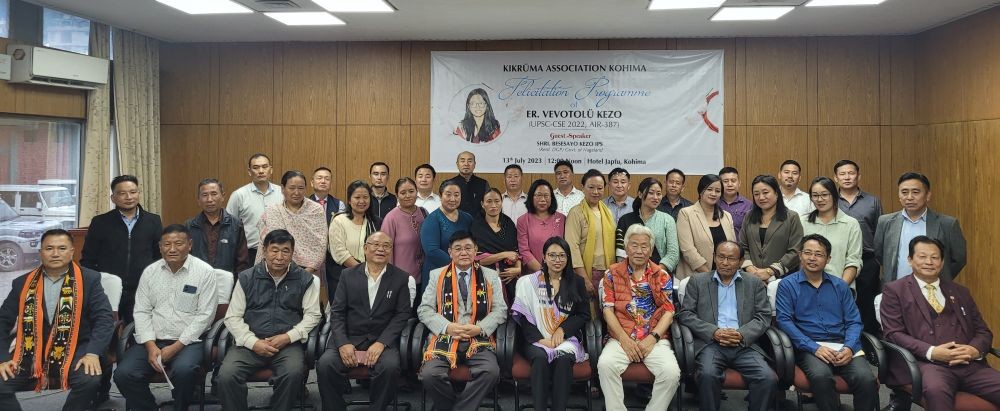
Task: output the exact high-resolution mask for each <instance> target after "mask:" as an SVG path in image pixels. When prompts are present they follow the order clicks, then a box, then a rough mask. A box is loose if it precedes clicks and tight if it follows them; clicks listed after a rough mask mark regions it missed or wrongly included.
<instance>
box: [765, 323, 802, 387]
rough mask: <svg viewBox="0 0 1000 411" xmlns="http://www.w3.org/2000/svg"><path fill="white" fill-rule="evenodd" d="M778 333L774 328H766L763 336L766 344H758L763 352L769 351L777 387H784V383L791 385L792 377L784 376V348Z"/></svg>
mask: <svg viewBox="0 0 1000 411" xmlns="http://www.w3.org/2000/svg"><path fill="white" fill-rule="evenodd" d="M779 332H780V330H778V329H777V328H775V327H768V328H767V329H766V330H764V336H765V337H767V344H759V343H758V344H759V345H760V346H761V347H762V348H764V350H765V351H770V354H771V359H772V360H774V362H773V366H774V371H775V374H777V375H778V382H779V385H781V386H784V383H785V382H786V381H787V382H788V384H789V385H791V380H792V377H794V375H793V376H786V375H785V348H784V344H782V342H781V336H780V335H778V333H779ZM758 341H759V340H758ZM760 342H763V341H760Z"/></svg>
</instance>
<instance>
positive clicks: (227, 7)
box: [156, 0, 253, 14]
mask: <svg viewBox="0 0 1000 411" xmlns="http://www.w3.org/2000/svg"><path fill="white" fill-rule="evenodd" d="M156 1H157V2H160V3H163V4H166V5H168V6H170V7H173V8H175V9H177V10H180V11H183V12H185V13H187V14H224V13H253V10H250V9H248V8H246V7H244V6H243V5H242V4H239V3H236V2H233V1H230V0H156Z"/></svg>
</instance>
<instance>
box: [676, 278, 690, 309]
mask: <svg viewBox="0 0 1000 411" xmlns="http://www.w3.org/2000/svg"><path fill="white" fill-rule="evenodd" d="M690 281H691V277H686V278H684V279H683V280H680V281H676V282H674V291H675V292H676V293H677V301H675V302H676V303H677V305H683V304H684V295H685V294H687V288H688V282H690Z"/></svg>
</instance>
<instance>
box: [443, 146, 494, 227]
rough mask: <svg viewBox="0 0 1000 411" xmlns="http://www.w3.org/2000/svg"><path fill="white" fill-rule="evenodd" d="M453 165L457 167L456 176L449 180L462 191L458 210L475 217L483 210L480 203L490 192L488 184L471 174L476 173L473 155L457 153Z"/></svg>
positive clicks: (466, 152)
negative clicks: (456, 158)
mask: <svg viewBox="0 0 1000 411" xmlns="http://www.w3.org/2000/svg"><path fill="white" fill-rule="evenodd" d="M455 165H456V166H458V175H457V176H455V177H452V179H451V180H452V181H454V182H455V183H456V184H458V188H459V189H461V190H462V204H461V205H459V206H458V208H459V209H461V210H462V211H465V212H466V213H469V214H472V215H473V216H477V215H479V214H480V213H481V212H482V210H483V206H482V204H480V203H482V201H483V196H485V195H486V192H487V191H490V183H489V182H487V181H486V180H483V179H482V178H480V177H478V176H476V175H475V174H473V173H475V171H476V155H475V154H472V153H471V152H468V151H463V152H461V153H459V154H458V160H456V161H455Z"/></svg>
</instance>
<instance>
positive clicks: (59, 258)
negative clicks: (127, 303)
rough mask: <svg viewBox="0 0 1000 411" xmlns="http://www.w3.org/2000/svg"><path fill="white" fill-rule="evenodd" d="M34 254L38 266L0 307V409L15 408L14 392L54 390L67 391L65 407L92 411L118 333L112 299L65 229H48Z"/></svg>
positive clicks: (17, 408) (16, 283) (13, 285)
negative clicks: (77, 256) (76, 257)
mask: <svg viewBox="0 0 1000 411" xmlns="http://www.w3.org/2000/svg"><path fill="white" fill-rule="evenodd" d="M38 251H39V258H40V259H41V260H42V265H41V267H38V268H36V269H35V270H33V271H31V272H30V273H27V274H24V275H21V276H19V277H17V278H15V279H14V281H12V282H11V289H10V294H8V295H7V299H5V300H4V301H3V305H2V306H0V330H3V332H0V347H3V349H2V350H0V379H2V381H0V409H2V410H5V411H6V410H11V411H20V409H21V405H20V404H19V403H18V401H17V397H16V396H15V394H14V393H16V392H17V391H24V390H29V389H34V390H35V391H36V392H39V391H41V390H43V389H46V388H58V389H61V390H70V392H69V396H68V397H66V402H65V403H64V404H63V408H62V409H63V410H64V411H70V410H80V411H83V410H89V409H90V408H91V406H92V405H95V404H94V402H95V401H96V400H97V397H98V389H99V388H100V385H101V361H100V356H101V355H104V353H105V351H107V349H108V343H110V342H111V337H112V335H113V334H114V332H115V328H114V327H115V325H114V324H115V323H114V320H113V318H112V316H111V304H110V303H108V296H107V295H105V294H104V289H103V288H101V274H100V273H98V272H96V271H93V270H91V269H88V268H84V267H80V266H79V265H77V264H76V263H74V262H73V238H72V237H70V235H69V232H68V231H66V230H63V229H54V230H49V231H46V232H45V233H44V234H42V240H41V249H39V250H38ZM56 314H58V315H56ZM53 327H55V328H53ZM53 337H54V338H53ZM11 340H13V341H11ZM9 347H13V350H8V348H9ZM52 379H54V381H53V382H54V383H55V384H57V386H50V381H52Z"/></svg>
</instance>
